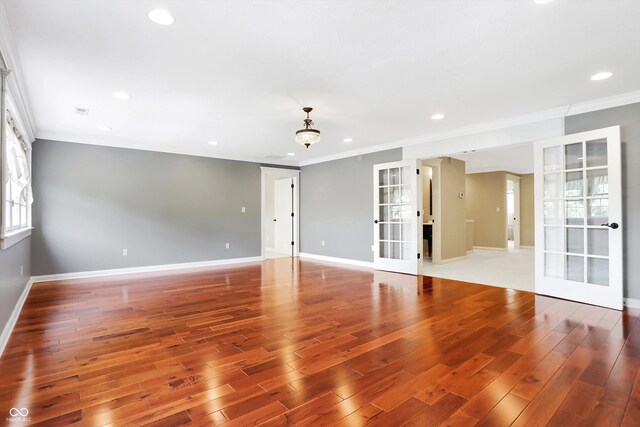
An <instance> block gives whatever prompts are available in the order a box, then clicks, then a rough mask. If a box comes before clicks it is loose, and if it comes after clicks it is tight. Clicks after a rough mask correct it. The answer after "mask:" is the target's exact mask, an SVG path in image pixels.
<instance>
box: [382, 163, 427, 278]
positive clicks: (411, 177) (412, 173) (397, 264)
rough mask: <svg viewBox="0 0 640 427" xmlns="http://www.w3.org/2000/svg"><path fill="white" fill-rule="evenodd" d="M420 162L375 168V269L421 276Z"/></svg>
mask: <svg viewBox="0 0 640 427" xmlns="http://www.w3.org/2000/svg"><path fill="white" fill-rule="evenodd" d="M420 169H421V168H420V166H419V165H418V161H417V160H403V161H399V162H392V163H381V164H377V165H374V167H373V218H374V221H373V222H374V227H373V252H374V257H373V265H374V268H375V269H377V270H388V271H395V272H399V273H408V274H414V275H419V274H422V259H421V256H420V252H421V250H420V249H419V246H418V245H419V244H420V245H421V244H422V212H421V210H422V188H421V183H422V182H421V180H420V179H419V178H420V175H419V173H420Z"/></svg>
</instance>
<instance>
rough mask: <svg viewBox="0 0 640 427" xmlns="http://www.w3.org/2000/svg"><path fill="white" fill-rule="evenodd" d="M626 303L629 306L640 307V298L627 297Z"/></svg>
mask: <svg viewBox="0 0 640 427" xmlns="http://www.w3.org/2000/svg"><path fill="white" fill-rule="evenodd" d="M624 305H625V306H626V307H629V308H640V299H635V298H625V299H624Z"/></svg>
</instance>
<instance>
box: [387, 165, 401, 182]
mask: <svg viewBox="0 0 640 427" xmlns="http://www.w3.org/2000/svg"><path fill="white" fill-rule="evenodd" d="M398 184H400V168H391V169H389V185H398Z"/></svg>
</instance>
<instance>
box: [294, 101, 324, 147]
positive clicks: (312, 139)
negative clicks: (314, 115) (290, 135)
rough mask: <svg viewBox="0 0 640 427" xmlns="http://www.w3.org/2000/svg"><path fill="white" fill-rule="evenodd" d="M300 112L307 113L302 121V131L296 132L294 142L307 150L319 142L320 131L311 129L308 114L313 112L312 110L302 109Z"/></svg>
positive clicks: (311, 122)
mask: <svg viewBox="0 0 640 427" xmlns="http://www.w3.org/2000/svg"><path fill="white" fill-rule="evenodd" d="M302 111H304V112H305V113H307V118H306V119H304V120H303V123H304V129H300V130H299V131H297V132H296V142H297V143H298V144H300V145H304V146H305V147H307V148H309V146H310V145H313V144H315V143H316V142H320V131H319V130H317V129H311V126H313V120H311V119H310V118H309V113H310V112H311V111H313V108H311V107H304V108H303V109H302Z"/></svg>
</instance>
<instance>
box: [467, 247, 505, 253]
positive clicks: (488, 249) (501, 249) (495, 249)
mask: <svg viewBox="0 0 640 427" xmlns="http://www.w3.org/2000/svg"><path fill="white" fill-rule="evenodd" d="M473 249H480V250H483V251H503V252H506V251H508V250H509V248H495V247H493V246H474V247H473Z"/></svg>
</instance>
